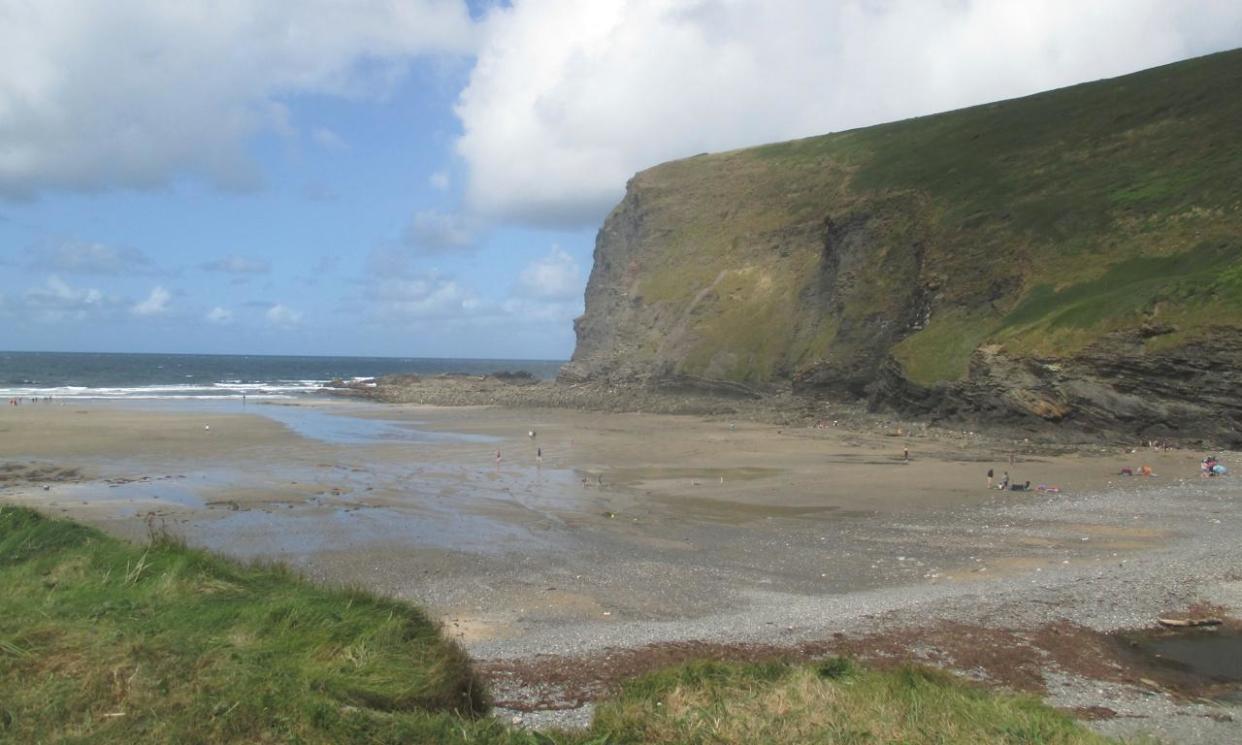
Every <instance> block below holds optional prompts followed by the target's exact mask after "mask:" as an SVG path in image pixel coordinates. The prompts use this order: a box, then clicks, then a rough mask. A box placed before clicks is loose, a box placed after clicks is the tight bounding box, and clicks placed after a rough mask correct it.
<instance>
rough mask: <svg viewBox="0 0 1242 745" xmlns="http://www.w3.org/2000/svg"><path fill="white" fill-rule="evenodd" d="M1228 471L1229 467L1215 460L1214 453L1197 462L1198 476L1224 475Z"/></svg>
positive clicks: (1203, 477) (1205, 477)
mask: <svg viewBox="0 0 1242 745" xmlns="http://www.w3.org/2000/svg"><path fill="white" fill-rule="evenodd" d="M1227 473H1229V469H1228V468H1225V467H1224V466H1223V465H1221V464H1220V462H1219V461H1217V460H1216V456H1215V455H1209V456H1207V457H1205V458H1204V459H1203V460H1202V461H1200V462H1199V478H1202V479H1207V478H1213V477H1216V476H1224V475H1225V474H1227Z"/></svg>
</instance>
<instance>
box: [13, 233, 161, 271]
mask: <svg viewBox="0 0 1242 745" xmlns="http://www.w3.org/2000/svg"><path fill="white" fill-rule="evenodd" d="M26 256H27V261H26V264H27V266H28V267H29V268H31V269H37V270H45V271H52V272H58V273H65V274H112V275H117V274H155V273H157V270H156V267H155V263H154V262H153V261H152V260H151V258H150V257H148V256H147V255H146V254H145V253H143V252H142V251H139V250H138V249H136V248H118V247H116V246H108V245H104V244H102V243H89V242H82V241H67V242H64V243H60V244H57V245H52V246H37V247H32V248H30V249H28V250H27V252H26Z"/></svg>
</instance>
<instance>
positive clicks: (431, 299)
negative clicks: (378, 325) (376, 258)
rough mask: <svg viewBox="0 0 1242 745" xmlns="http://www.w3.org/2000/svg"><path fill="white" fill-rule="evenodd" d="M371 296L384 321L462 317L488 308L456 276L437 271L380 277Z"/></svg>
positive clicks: (378, 313) (379, 315)
mask: <svg viewBox="0 0 1242 745" xmlns="http://www.w3.org/2000/svg"><path fill="white" fill-rule="evenodd" d="M369 299H370V301H371V303H372V304H373V306H374V310H375V316H376V318H377V319H378V320H381V321H394V320H401V321H410V320H436V319H460V318H467V317H470V316H474V315H478V314H480V313H482V312H484V311H485V310H486V308H485V306H484V305H483V303H481V302H480V301H479V300H478V298H476V297H475V296H474V294H473V293H470V292H468V291H466V290H465V288H463V287H462V286H461V285H460V284H458V283H457V281H456V280H454V279H451V278H449V277H441V276H439V275H437V274H434V273H432V274H426V275H422V276H416V277H413V278H407V279H397V278H389V279H380V280H377V281H376V282H375V283H374V285H373V287H372V288H371V290H370V298H369Z"/></svg>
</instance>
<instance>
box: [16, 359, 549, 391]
mask: <svg viewBox="0 0 1242 745" xmlns="http://www.w3.org/2000/svg"><path fill="white" fill-rule="evenodd" d="M563 364H565V363H564V361H563V360H498V359H438V358H431V357H405V358H400V357H286V356H268V355H218V354H114V353H98V354H96V353H80V352H0V399H3V400H8V399H11V398H46V397H48V396H51V397H53V398H74V399H135V400H150V399H229V398H241V397H242V396H245V397H246V398H247V399H255V400H264V399H295V398H304V397H308V396H323V395H327V394H326V392H325V391H324V385H325V384H327V383H329V382H331V381H333V380H347V381H354V382H361V383H366V382H368V381H372V380H374V379H375V378H377V377H379V376H382V375H390V374H393V373H413V374H416V375H438V374H441V373H466V374H469V375H481V374H485V373H492V372H498V371H502V370H507V371H510V372H516V371H521V370H524V371H526V372H529V373H530V374H531V375H534V376H535V377H537V378H541V379H547V378H553V377H555V376H556V373H557V371H558V370H559V369H560V367H561V365H563Z"/></svg>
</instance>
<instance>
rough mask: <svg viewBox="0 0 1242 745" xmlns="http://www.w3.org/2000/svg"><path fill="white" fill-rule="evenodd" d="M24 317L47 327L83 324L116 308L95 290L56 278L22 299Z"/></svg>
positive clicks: (34, 288) (26, 293)
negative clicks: (68, 323)
mask: <svg viewBox="0 0 1242 745" xmlns="http://www.w3.org/2000/svg"><path fill="white" fill-rule="evenodd" d="M22 300H23V306H24V307H23V308H22V310H23V311H24V314H26V315H28V316H29V317H30V318H31V319H32V320H36V321H42V322H47V323H56V322H59V321H80V320H83V319H85V318H87V317H88V316H92V315H95V314H98V313H100V312H103V311H106V310H108V309H109V308H110V307H111V306H113V305H114V304H115V302H116V301H115V300H114V299H112V298H109V297H107V296H105V295H104V294H103V292H101V291H100V290H98V289H95V288H75V287H73V286H71V285H70V284H69V283H68V282H65V281H64V280H63V279H61V278H60V277H59V276H57V275H55V274H53V275H51V276H50V277H48V278H47V281H46V282H45V283H44V284H43V285H42V286H36V287H31V288H30V289H28V290H26V292H25V294H24V295H23V296H22Z"/></svg>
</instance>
